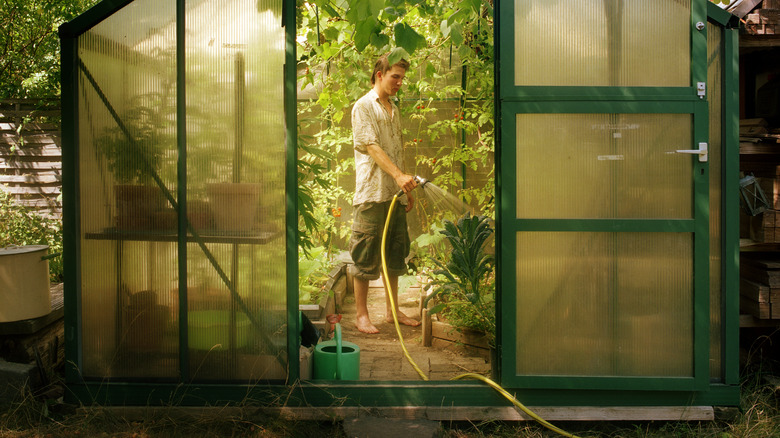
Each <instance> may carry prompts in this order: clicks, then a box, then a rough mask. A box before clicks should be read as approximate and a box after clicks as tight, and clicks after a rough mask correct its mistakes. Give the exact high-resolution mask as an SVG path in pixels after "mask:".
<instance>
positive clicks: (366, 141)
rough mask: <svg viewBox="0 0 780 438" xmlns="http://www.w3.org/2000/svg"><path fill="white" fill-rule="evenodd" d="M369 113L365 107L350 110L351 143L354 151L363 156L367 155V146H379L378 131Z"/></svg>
mask: <svg viewBox="0 0 780 438" xmlns="http://www.w3.org/2000/svg"><path fill="white" fill-rule="evenodd" d="M370 111H371V108H368V107H367V106H366V105H360V104H357V105H355V106H354V107H353V108H352V141H353V143H354V147H355V150H356V151H358V152H361V153H364V154H365V153H368V145H370V144H379V132H378V131H379V130H378V129H377V128H378V127H377V126H376V121H375V120H374V118H373V117H371V114H370Z"/></svg>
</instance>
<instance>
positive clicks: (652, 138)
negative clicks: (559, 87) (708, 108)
mask: <svg viewBox="0 0 780 438" xmlns="http://www.w3.org/2000/svg"><path fill="white" fill-rule="evenodd" d="M516 120H517V177H516V181H517V217H518V218H572V219H583V218H584V219H587V218H601V219H611V218H677V219H680V218H690V217H691V215H692V212H691V205H692V198H691V181H692V178H691V157H690V155H682V154H675V153H674V152H673V151H675V150H677V149H689V148H690V145H691V139H692V133H691V126H692V121H691V117H690V116H688V115H680V114H518V115H517V117H516Z"/></svg>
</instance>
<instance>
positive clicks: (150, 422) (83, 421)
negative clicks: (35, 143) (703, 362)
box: [0, 357, 780, 438]
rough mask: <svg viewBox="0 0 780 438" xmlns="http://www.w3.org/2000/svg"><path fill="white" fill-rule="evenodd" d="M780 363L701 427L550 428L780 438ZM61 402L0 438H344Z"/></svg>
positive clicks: (237, 418)
mask: <svg viewBox="0 0 780 438" xmlns="http://www.w3.org/2000/svg"><path fill="white" fill-rule="evenodd" d="M772 376H780V361H778V360H777V359H769V358H764V357H760V358H748V365H746V366H745V367H744V369H743V378H742V399H741V405H740V407H739V409H731V410H728V411H727V413H728V415H723V414H721V415H718V417H717V418H716V420H715V421H708V422H673V421H653V422H636V423H629V422H566V423H559V424H556V426H559V427H561V428H563V429H564V430H566V431H568V432H571V433H575V434H577V435H578V436H583V437H584V436H588V437H627V438H628V437H648V438H650V437H658V438H660V437H680V438H688V437H690V438H694V437H697V438H698V437H704V438H707V437H711V438H726V437H751V438H752V437H780V407H779V406H778V395H780V393H778V392H777V390H776V389H777V383H774V382H772V383H770V380H767V378H768V377H770V378H771V377H772ZM60 400H61V399H45V398H41V397H35V396H34V395H33V394H31V393H29V391H26V390H25V391H20V401H18V402H16V403H13V404H12V405H10V406H9V407H7V409H5V410H0V412H1V413H0V438H28V437H29V438H33V437H34V438H49V437H115V438H152V437H155V438H156V437H171V438H177V437H181V438H185V437H186V438H191V437H216V438H221V437H258V438H261V437H318V438H320V437H323V438H326V437H343V436H345V435H344V432H343V429H342V427H341V424H340V422H338V421H327V422H316V421H294V420H285V419H280V418H275V417H269V416H267V415H264V414H262V413H260V412H259V411H258V410H257V409H253V408H252V407H250V406H247V407H245V408H243V409H230V410H229V411H228V410H223V409H220V408H212V409H209V410H207V411H206V412H207V413H206V414H204V415H199V416H193V415H182V414H181V412H180V411H179V410H177V409H175V408H174V407H170V408H157V409H138V410H137V413H135V414H133V415H132V417H131V416H121V415H119V414H118V413H117V411H115V410H112V409H106V408H103V407H76V406H72V405H67V404H64V403H62V402H61V401H60ZM441 436H443V437H447V438H476V437H499V438H500V437H529V438H536V437H538V438H541V437H554V436H558V435H556V434H554V433H553V432H550V431H548V430H547V429H544V428H543V427H541V426H539V425H538V424H536V423H533V422H522V423H520V422H488V423H469V422H457V423H442V434H441Z"/></svg>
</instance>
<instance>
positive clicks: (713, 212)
mask: <svg viewBox="0 0 780 438" xmlns="http://www.w3.org/2000/svg"><path fill="white" fill-rule="evenodd" d="M707 52H708V53H709V55H708V56H707V59H708V65H707V88H708V90H707V103H708V105H709V112H710V124H709V125H710V131H709V135H710V142H709V143H710V145H709V149H708V150H709V167H710V183H709V187H710V377H711V378H712V379H714V380H719V381H720V380H722V379H723V369H722V364H723V360H722V351H723V347H722V342H723V317H722V316H723V307H722V306H723V296H724V294H725V291H724V290H723V279H722V273H723V270H722V269H721V266H722V256H721V254H722V251H723V229H722V220H723V219H722V218H723V210H722V208H723V204H722V202H721V199H722V193H723V190H722V184H723V175H722V172H723V165H722V159H721V157H722V153H721V151H722V148H723V133H722V132H721V130H722V118H723V105H722V102H723V45H722V29H721V27H720V26H716V25H714V24H712V23H709V24H708V26H707Z"/></svg>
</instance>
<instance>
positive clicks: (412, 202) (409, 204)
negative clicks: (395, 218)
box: [405, 192, 414, 213]
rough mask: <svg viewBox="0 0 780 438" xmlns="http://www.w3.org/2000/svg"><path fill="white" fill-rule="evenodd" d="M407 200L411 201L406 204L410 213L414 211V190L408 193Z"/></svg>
mask: <svg viewBox="0 0 780 438" xmlns="http://www.w3.org/2000/svg"><path fill="white" fill-rule="evenodd" d="M406 200H407V201H409V202H408V203H407V204H406V208H405V210H406V212H407V213H409V212H410V211H412V208H414V197H413V196H412V192H407V193H406Z"/></svg>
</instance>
